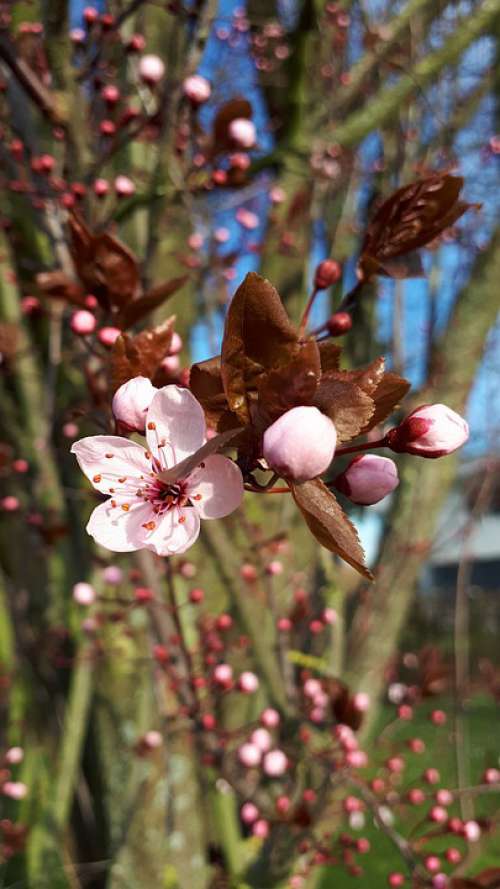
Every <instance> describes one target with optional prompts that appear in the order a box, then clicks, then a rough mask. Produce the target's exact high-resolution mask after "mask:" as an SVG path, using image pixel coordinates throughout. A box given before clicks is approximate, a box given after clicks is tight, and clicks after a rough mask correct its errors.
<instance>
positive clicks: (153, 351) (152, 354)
mask: <svg viewBox="0 0 500 889" xmlns="http://www.w3.org/2000/svg"><path fill="white" fill-rule="evenodd" d="M172 333H173V318H169V319H168V320H167V321H165V322H164V323H163V324H161V325H159V327H154V328H153V329H151V330H141V332H140V333H138V334H136V335H135V336H133V337H132V336H130V335H129V334H128V333H122V335H121V336H119V337H118V339H117V340H116V342H115V344H114V346H113V352H112V354H111V377H112V383H113V391H116V389H118V388H119V387H120V386H121V385H122V383H126V382H127V380H131V379H133V377H137V376H143V377H148V378H149V379H152V378H153V377H154V375H155V373H156V371H157V370H158V367H159V365H160V362H161V361H162V359H163V358H164V357H165V356H166V354H167V352H168V349H169V346H170V342H171V340H172Z"/></svg>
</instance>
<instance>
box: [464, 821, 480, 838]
mask: <svg viewBox="0 0 500 889" xmlns="http://www.w3.org/2000/svg"><path fill="white" fill-rule="evenodd" d="M480 836H481V828H480V827H479V824H478V823H477V821H466V822H465V824H464V837H465V839H466V840H467V841H468V842H469V843H477V841H478V839H479V838H480Z"/></svg>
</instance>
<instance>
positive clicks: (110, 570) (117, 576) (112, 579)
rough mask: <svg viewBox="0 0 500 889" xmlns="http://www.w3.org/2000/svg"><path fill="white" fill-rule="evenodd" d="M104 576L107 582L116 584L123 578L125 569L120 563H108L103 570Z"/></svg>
mask: <svg viewBox="0 0 500 889" xmlns="http://www.w3.org/2000/svg"><path fill="white" fill-rule="evenodd" d="M102 576H103V578H104V580H105V581H106V583H109V584H111V585H112V586H116V585H117V584H119V583H121V582H122V580H123V571H122V569H121V568H119V567H118V565H106V567H105V568H104V570H103V572H102Z"/></svg>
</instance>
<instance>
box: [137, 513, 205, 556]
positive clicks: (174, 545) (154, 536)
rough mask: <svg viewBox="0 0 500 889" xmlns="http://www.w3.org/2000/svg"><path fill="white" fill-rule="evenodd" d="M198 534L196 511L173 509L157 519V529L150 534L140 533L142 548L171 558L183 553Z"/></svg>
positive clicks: (198, 519) (198, 523)
mask: <svg viewBox="0 0 500 889" xmlns="http://www.w3.org/2000/svg"><path fill="white" fill-rule="evenodd" d="M199 533H200V517H199V515H198V512H197V510H196V509H193V508H192V507H189V508H186V509H184V508H182V509H179V508H177V507H176V508H175V509H172V510H170V511H169V512H167V513H165V515H164V516H162V518H161V519H159V521H158V524H157V527H156V529H155V530H153V531H151V532H150V533H144V532H142V537H143V543H142V546H143V547H145V548H146V549H151V550H153V552H155V553H156V554H157V555H158V556H172V555H176V554H177V553H184V552H185V551H186V550H187V549H189V547H190V546H192V545H193V543H195V542H196V540H197V538H198V534H199Z"/></svg>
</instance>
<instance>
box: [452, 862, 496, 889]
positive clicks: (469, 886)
mask: <svg viewBox="0 0 500 889" xmlns="http://www.w3.org/2000/svg"><path fill="white" fill-rule="evenodd" d="M450 886H451V889H500V868H498V867H489V868H487V869H486V870H483V871H481V873H480V874H477V875H476V876H475V877H472V878H467V877H453V879H452V881H451V884H450Z"/></svg>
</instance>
